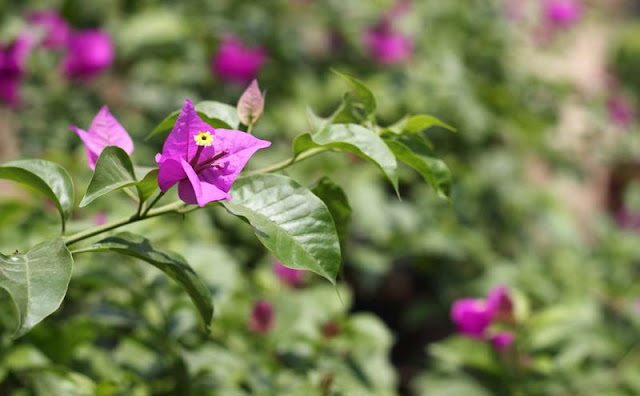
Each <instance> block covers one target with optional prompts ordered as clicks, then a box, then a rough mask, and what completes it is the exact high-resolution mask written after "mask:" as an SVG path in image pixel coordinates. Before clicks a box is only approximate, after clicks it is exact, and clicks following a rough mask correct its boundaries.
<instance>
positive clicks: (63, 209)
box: [0, 160, 74, 231]
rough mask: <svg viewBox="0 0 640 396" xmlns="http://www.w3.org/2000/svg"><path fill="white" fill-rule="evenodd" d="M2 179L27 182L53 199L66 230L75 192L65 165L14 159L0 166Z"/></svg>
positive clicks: (0, 177) (26, 183)
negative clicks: (66, 222)
mask: <svg viewBox="0 0 640 396" xmlns="http://www.w3.org/2000/svg"><path fill="white" fill-rule="evenodd" d="M0 179H6V180H12V181H15V182H18V183H21V184H25V185H27V186H29V187H31V188H33V189H34V190H36V191H38V192H40V193H42V194H44V195H45V196H46V197H47V198H49V199H51V200H52V201H53V203H54V204H55V205H56V208H57V209H58V212H60V218H61V219H62V230H63V231H64V226H65V221H66V220H67V219H68V218H69V214H71V210H72V209H73V204H74V197H73V195H74V194H73V182H72V181H71V177H70V176H69V173H68V172H67V171H66V170H65V169H64V168H63V167H61V166H60V165H58V164H56V163H53V162H49V161H44V160H20V161H12V162H8V163H5V164H3V165H2V166H0Z"/></svg>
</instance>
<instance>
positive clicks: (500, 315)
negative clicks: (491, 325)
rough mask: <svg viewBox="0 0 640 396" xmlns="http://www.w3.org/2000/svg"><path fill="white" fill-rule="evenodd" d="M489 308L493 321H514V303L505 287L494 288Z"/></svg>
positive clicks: (489, 299)
mask: <svg viewBox="0 0 640 396" xmlns="http://www.w3.org/2000/svg"><path fill="white" fill-rule="evenodd" d="M487 306H488V308H489V310H490V311H491V315H492V319H493V320H496V321H506V322H509V321H511V320H512V319H513V301H511V296H510V295H509V291H508V290H507V288H506V287H505V286H502V285H501V286H497V287H494V288H493V289H492V290H491V291H490V292H489V295H488V296H487Z"/></svg>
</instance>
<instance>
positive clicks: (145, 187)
mask: <svg viewBox="0 0 640 396" xmlns="http://www.w3.org/2000/svg"><path fill="white" fill-rule="evenodd" d="M159 171H160V169H158V168H155V169H152V170H150V171H149V172H147V174H146V175H145V176H144V177H143V178H142V180H140V181H139V182H138V184H137V186H138V193H139V195H140V199H141V200H142V201H143V202H144V201H146V200H147V199H149V198H150V197H151V195H153V193H154V192H156V190H157V189H158V172H159Z"/></svg>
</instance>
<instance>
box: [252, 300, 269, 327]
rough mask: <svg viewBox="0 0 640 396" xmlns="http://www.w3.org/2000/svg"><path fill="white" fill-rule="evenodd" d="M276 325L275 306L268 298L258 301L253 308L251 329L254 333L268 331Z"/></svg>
mask: <svg viewBox="0 0 640 396" xmlns="http://www.w3.org/2000/svg"><path fill="white" fill-rule="evenodd" d="M274 325H275V315H274V313H273V307H272V306H271V304H270V303H269V302H268V301H266V300H260V301H258V302H257V303H256V304H255V305H254V306H253V309H252V310H251V317H250V318H249V330H251V331H252V332H254V333H266V332H268V331H269V330H271V329H272V328H273V326H274Z"/></svg>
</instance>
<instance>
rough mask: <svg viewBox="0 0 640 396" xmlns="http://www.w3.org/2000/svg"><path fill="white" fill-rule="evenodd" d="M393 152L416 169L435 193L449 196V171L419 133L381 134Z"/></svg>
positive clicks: (445, 196)
mask: <svg viewBox="0 0 640 396" xmlns="http://www.w3.org/2000/svg"><path fill="white" fill-rule="evenodd" d="M382 137H383V139H384V141H385V143H387V145H388V146H389V148H390V149H391V151H393V154H394V155H395V156H396V157H397V158H398V159H399V160H400V161H402V162H404V163H405V164H407V165H409V166H410V167H412V168H413V169H415V170H416V171H418V172H419V173H420V174H421V175H422V177H423V178H424V179H425V180H426V181H427V182H428V183H429V184H430V185H431V187H433V189H434V190H435V191H436V193H437V194H438V195H439V196H441V197H443V198H449V197H450V195H451V172H450V171H449V167H448V166H447V164H445V163H444V161H442V160H441V159H439V158H437V157H436V155H435V154H434V153H433V151H432V150H431V148H430V147H429V142H428V141H427V140H426V139H425V138H424V137H423V136H421V135H396V134H393V133H385V134H383V135H382Z"/></svg>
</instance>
